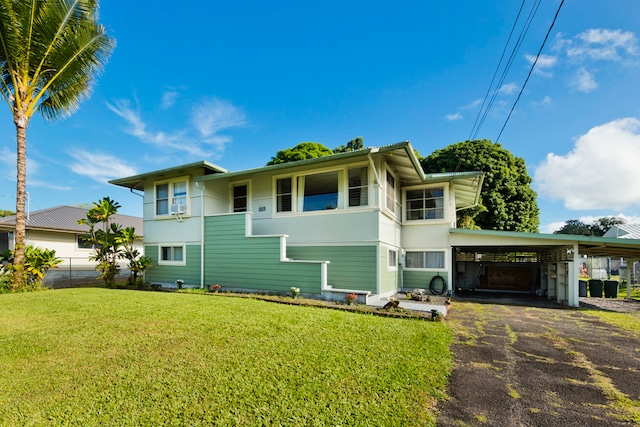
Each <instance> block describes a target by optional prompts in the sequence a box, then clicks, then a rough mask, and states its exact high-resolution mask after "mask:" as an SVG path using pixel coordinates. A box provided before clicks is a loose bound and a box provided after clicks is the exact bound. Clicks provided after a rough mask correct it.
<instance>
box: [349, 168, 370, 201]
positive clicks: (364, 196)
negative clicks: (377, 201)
mask: <svg viewBox="0 0 640 427" xmlns="http://www.w3.org/2000/svg"><path fill="white" fill-rule="evenodd" d="M368 173H369V170H368V169H367V168H366V167H361V168H353V169H349V207H354V206H367V205H368V204H369V176H368Z"/></svg>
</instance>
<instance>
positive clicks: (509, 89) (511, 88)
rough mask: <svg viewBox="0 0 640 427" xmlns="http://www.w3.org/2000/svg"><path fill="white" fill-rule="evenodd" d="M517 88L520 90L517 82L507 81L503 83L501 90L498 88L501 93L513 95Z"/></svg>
mask: <svg viewBox="0 0 640 427" xmlns="http://www.w3.org/2000/svg"><path fill="white" fill-rule="evenodd" d="M516 90H518V85H517V84H515V83H506V84H503V85H502V86H501V87H500V90H498V93H499V94H501V95H511V94H512V93H514V92H515V91H516Z"/></svg>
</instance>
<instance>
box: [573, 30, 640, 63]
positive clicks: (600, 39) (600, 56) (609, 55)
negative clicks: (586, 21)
mask: <svg viewBox="0 0 640 427" xmlns="http://www.w3.org/2000/svg"><path fill="white" fill-rule="evenodd" d="M564 44H565V46H566V51H567V55H568V56H569V57H573V58H578V59H582V60H584V59H592V60H596V61H598V60H600V61H621V60H623V59H624V55H625V54H626V55H631V56H634V55H636V54H637V52H638V39H637V38H636V36H635V34H634V33H632V32H630V31H622V30H607V29H599V28H598V29H591V30H587V31H585V32H583V33H580V34H578V35H577V36H576V37H574V38H573V39H571V40H566V41H565V43H564Z"/></svg>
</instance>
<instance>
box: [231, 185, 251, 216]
mask: <svg viewBox="0 0 640 427" xmlns="http://www.w3.org/2000/svg"><path fill="white" fill-rule="evenodd" d="M232 192H233V211H234V212H246V211H247V210H248V208H249V203H248V202H249V200H248V197H249V188H248V186H247V184H239V185H234V186H233V189H232Z"/></svg>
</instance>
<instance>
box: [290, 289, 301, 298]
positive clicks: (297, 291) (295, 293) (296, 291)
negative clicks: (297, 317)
mask: <svg viewBox="0 0 640 427" xmlns="http://www.w3.org/2000/svg"><path fill="white" fill-rule="evenodd" d="M298 295H300V288H296V287H295V286H292V287H291V297H292V298H293V299H296V298H298Z"/></svg>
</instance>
